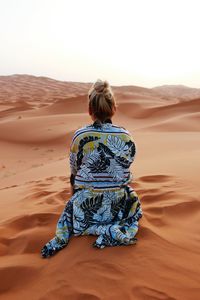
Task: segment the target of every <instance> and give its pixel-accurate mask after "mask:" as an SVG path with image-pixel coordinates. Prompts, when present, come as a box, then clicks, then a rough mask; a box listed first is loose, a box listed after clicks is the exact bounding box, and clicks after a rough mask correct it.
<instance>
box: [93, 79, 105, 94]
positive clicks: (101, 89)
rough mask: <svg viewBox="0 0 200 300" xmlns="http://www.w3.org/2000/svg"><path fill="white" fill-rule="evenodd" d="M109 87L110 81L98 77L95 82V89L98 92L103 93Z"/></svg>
mask: <svg viewBox="0 0 200 300" xmlns="http://www.w3.org/2000/svg"><path fill="white" fill-rule="evenodd" d="M108 88H109V83H108V81H107V80H104V81H103V80H101V79H98V80H97V81H96V82H95V83H94V89H95V91H96V92H97V93H103V92H105V91H106V90H107V89H108Z"/></svg>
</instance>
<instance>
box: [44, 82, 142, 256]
mask: <svg viewBox="0 0 200 300" xmlns="http://www.w3.org/2000/svg"><path fill="white" fill-rule="evenodd" d="M88 100H89V114H90V116H91V118H92V120H93V121H94V122H93V124H90V125H87V126H84V127H82V128H80V129H78V130H76V131H75V134H74V136H73V138H72V142H71V146H70V168H71V177H70V182H71V186H72V196H71V198H70V199H69V201H68V202H67V203H66V205H65V208H64V210H63V212H62V214H61V216H60V218H59V220H58V222H57V227H56V234H55V237H54V238H52V239H51V240H50V241H49V242H48V243H47V244H46V245H45V246H44V247H43V248H42V250H41V255H42V257H44V258H45V257H48V256H52V255H53V254H55V253H56V252H58V251H59V250H61V249H62V248H64V247H65V246H67V244H68V242H69V239H70V237H71V236H72V235H74V236H78V235H97V236H98V238H97V239H96V241H95V242H94V243H93V246H94V247H97V248H104V247H105V246H118V245H130V244H134V243H136V240H137V239H136V238H135V235H136V233H137V231H138V221H139V219H140V218H141V217H142V208H141V203H140V199H139V198H138V196H137V193H136V192H135V191H134V189H133V188H131V186H130V185H129V184H128V183H129V182H130V181H131V178H132V175H131V172H130V169H129V168H130V165H131V163H132V162H133V160H134V158H135V153H136V149H135V143H134V141H133V138H132V137H131V135H130V133H129V132H128V131H127V130H126V129H125V128H123V127H120V126H117V125H114V124H113V123H112V120H111V118H112V116H113V115H114V113H115V111H116V103H115V99H114V95H113V92H112V90H111V87H110V85H109V83H108V82H107V81H102V80H100V79H99V80H97V81H96V82H95V83H94V84H93V85H92V87H91V88H90V90H89V93H88Z"/></svg>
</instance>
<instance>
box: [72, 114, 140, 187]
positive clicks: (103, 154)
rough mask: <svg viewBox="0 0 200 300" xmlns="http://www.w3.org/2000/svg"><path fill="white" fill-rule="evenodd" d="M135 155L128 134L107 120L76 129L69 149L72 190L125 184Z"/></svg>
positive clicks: (134, 149)
mask: <svg viewBox="0 0 200 300" xmlns="http://www.w3.org/2000/svg"><path fill="white" fill-rule="evenodd" d="M135 153H136V147H135V143H134V141H133V138H132V137H131V135H130V133H129V132H128V131H127V130H126V129H125V128H123V127H120V126H117V125H114V124H112V121H111V120H110V119H108V120H106V121H105V122H104V123H98V122H94V123H93V124H91V125H88V126H84V127H82V128H80V129H78V130H77V131H76V132H75V134H74V137H73V139H72V143H71V149H70V166H71V172H72V174H73V175H74V176H75V178H74V185H75V188H76V187H77V188H79V187H92V188H98V189H112V188H116V187H120V186H122V185H123V184H127V183H128V182H129V181H130V180H131V178H132V176H131V172H130V165H131V163H132V162H133V160H134V158H135Z"/></svg>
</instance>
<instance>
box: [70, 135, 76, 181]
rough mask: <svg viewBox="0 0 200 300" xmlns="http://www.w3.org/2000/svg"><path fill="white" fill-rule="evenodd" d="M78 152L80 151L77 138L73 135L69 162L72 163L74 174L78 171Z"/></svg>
mask: <svg viewBox="0 0 200 300" xmlns="http://www.w3.org/2000/svg"><path fill="white" fill-rule="evenodd" d="M77 153H78V145H77V138H76V137H73V138H72V142H71V145H70V154H69V163H70V171H71V174H72V175H74V176H75V175H76V173H77Z"/></svg>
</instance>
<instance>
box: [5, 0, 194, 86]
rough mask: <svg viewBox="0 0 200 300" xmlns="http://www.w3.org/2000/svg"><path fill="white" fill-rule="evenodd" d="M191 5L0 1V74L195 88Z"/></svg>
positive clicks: (172, 0)
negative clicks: (175, 85) (181, 85)
mask: <svg viewBox="0 0 200 300" xmlns="http://www.w3.org/2000/svg"><path fill="white" fill-rule="evenodd" d="M199 12H200V1H199V0H123V1H121V0H99V1H97V0H69V1H68V0H0V75H11V74H31V75H36V76H48V77H51V78H54V79H58V80H64V81H81V82H94V81H95V80H96V79H98V78H101V79H107V80H108V81H109V82H110V84H112V85H139V86H144V87H153V86H157V85H162V84H184V85H188V86H191V87H198V88H200V38H199V36H200V17H199Z"/></svg>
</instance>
